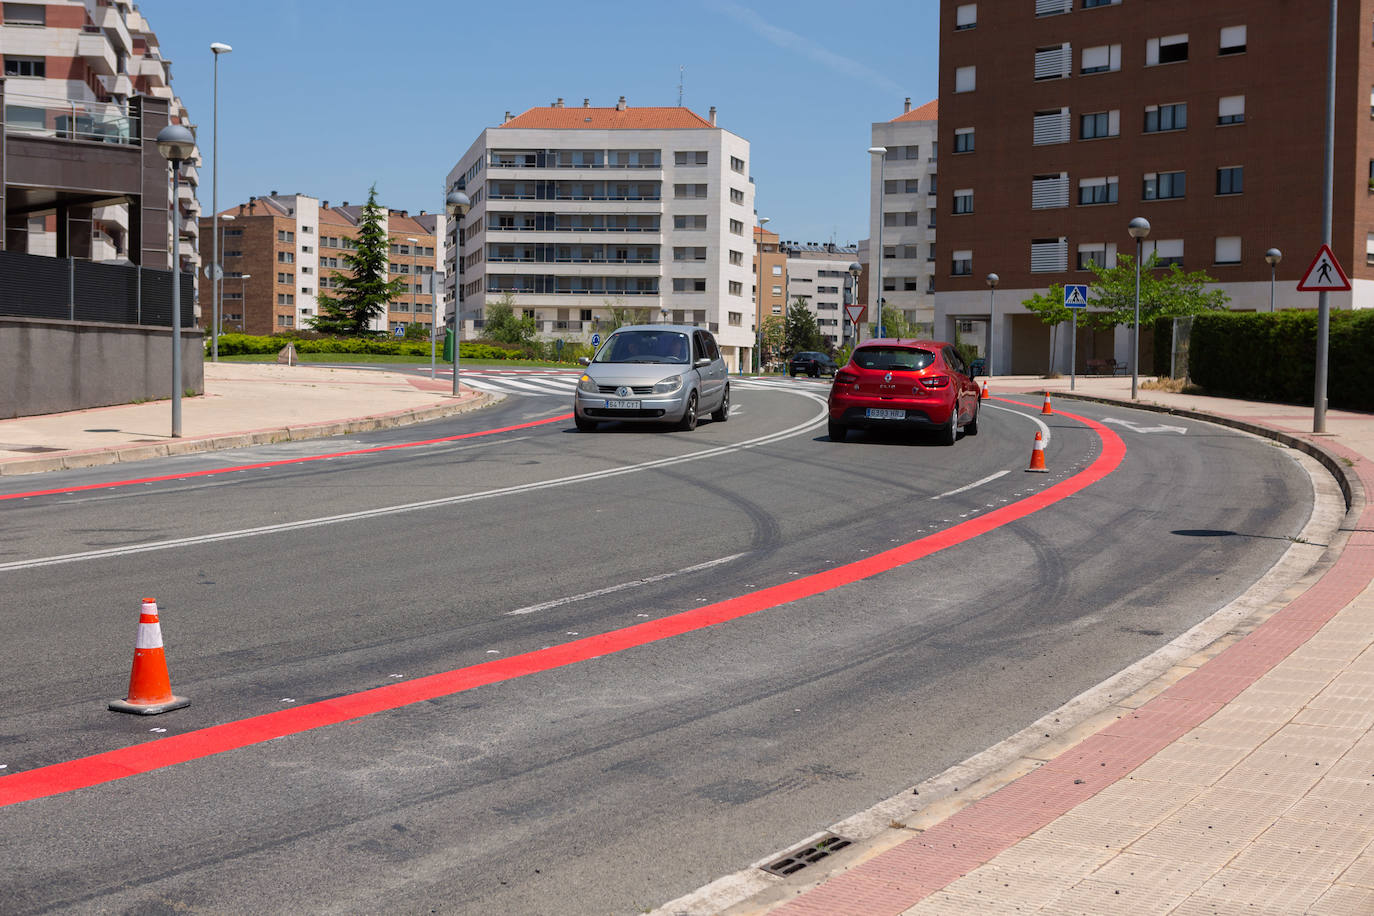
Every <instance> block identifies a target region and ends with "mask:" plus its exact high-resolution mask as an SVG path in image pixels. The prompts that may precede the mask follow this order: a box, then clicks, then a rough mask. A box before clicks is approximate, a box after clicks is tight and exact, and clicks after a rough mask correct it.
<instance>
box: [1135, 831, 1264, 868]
mask: <svg viewBox="0 0 1374 916" xmlns="http://www.w3.org/2000/svg"><path fill="white" fill-rule="evenodd" d="M1204 833H1210V831H1204ZM1250 839H1251V838H1250V837H1244V838H1240V837H1226V836H1205V835H1202V836H1200V835H1199V834H1198V831H1196V830H1192V829H1185V828H1183V827H1162V826H1161V827H1156V828H1154V829H1153V830H1151V831H1150V832H1149V833H1147V834H1145V835H1144V836H1143V837H1141V838H1140V839H1138V840H1136V841H1135V842H1134V843H1132V844H1131V845H1130V847H1129V851H1130V852H1133V853H1136V854H1138V855H1144V856H1158V857H1160V858H1177V857H1185V858H1187V859H1188V860H1189V861H1193V862H1197V863H1198V864H1201V865H1211V866H1214V867H1216V868H1220V867H1221V866H1223V865H1225V864H1226V863H1227V862H1229V861H1230V860H1231V859H1233V858H1235V856H1236V854H1237V853H1238V852H1240V850H1241V849H1243V848H1244V847H1245V844H1247V843H1248V842H1250Z"/></svg>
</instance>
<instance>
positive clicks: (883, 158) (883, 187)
mask: <svg viewBox="0 0 1374 916" xmlns="http://www.w3.org/2000/svg"><path fill="white" fill-rule="evenodd" d="M868 153H869V155H870V156H877V157H878V256H877V258H875V260H874V263H875V264H876V265H877V266H876V268H875V269H874V273H875V274H876V275H877V278H878V281H877V289H878V293H877V299H878V336H879V337H886V336H887V335H886V334H884V333H883V220H885V219H886V218H887V214H885V213H883V195H884V194H886V193H887V181H886V180H885V178H886V175H887V147H885V146H870V147H869V148H868Z"/></svg>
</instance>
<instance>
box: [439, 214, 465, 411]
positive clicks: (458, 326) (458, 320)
mask: <svg viewBox="0 0 1374 916" xmlns="http://www.w3.org/2000/svg"><path fill="white" fill-rule="evenodd" d="M444 209H445V210H446V211H447V212H448V216H449V219H451V220H453V396H454V397H457V396H458V339H459V338H460V337H461V336H462V331H463V316H462V314H461V312H459V309H458V303H459V301H460V299H461V298H462V286H461V277H460V276H459V274H458V270H459V268H460V267H461V266H462V264H463V246H462V241H461V240H462V236H463V217H465V216H467V215H468V211H469V210H471V209H472V200H471V199H470V198H469V197H468V196H467V195H466V194H464V193H463V192H462V191H449V192H448V196H447V197H445V198H444Z"/></svg>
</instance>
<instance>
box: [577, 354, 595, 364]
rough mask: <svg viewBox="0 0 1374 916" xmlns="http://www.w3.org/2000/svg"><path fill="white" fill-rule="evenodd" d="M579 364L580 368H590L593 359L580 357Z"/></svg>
mask: <svg viewBox="0 0 1374 916" xmlns="http://www.w3.org/2000/svg"><path fill="white" fill-rule="evenodd" d="M577 364H578V365H579V366H590V365H591V364H592V358H591V357H590V356H579V357H578V358H577Z"/></svg>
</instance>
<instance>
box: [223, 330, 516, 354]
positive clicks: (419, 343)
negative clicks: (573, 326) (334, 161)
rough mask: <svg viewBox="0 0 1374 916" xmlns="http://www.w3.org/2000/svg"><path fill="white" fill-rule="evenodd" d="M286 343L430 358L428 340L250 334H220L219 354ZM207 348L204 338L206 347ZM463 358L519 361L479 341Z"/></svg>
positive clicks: (465, 347)
mask: <svg viewBox="0 0 1374 916" xmlns="http://www.w3.org/2000/svg"><path fill="white" fill-rule="evenodd" d="M289 343H294V344H295V345H296V352H297V353H375V354H380V355H386V356H414V357H416V358H417V359H418V358H421V357H423V358H425V359H428V358H429V341H428V340H396V339H394V338H387V339H376V340H368V339H365V338H358V337H343V338H339V337H320V338H313V339H312V338H301V337H286V336H281V337H255V336H252V335H249V334H221V335H220V338H219V352H220V354H221V355H224V356H234V355H236V354H240V353H250V354H263V355H274V354H276V353H278V352H280V351H281V349H282V348H283V347H285V346H286V345H287V344H289ZM209 345H210V341H209V338H206V346H207V347H208V346H209ZM458 353H459V356H461V357H463V358H465V359H522V358H524V353H522V352H521V351H520V350H518V349H506V348H504V347H495V346H492V345H490V344H485V343H481V342H479V341H473V340H465V341H463V344H462V347H461V348H460V349H459V351H458Z"/></svg>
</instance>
